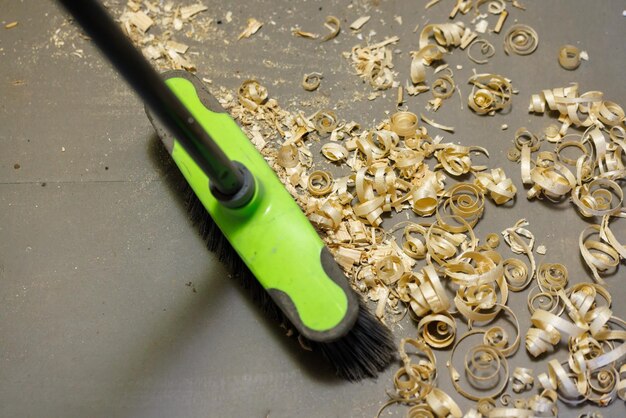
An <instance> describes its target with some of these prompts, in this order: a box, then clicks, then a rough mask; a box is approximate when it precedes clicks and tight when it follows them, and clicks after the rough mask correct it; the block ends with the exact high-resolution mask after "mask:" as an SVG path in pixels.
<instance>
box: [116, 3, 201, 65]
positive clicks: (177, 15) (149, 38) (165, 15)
mask: <svg viewBox="0 0 626 418" xmlns="http://www.w3.org/2000/svg"><path fill="white" fill-rule="evenodd" d="M206 10H208V7H207V6H205V5H203V4H201V3H194V4H190V5H186V6H180V5H177V4H175V3H174V2H172V1H168V2H151V1H147V0H129V1H128V2H127V3H126V6H125V7H124V10H123V11H122V13H121V15H119V17H118V21H119V22H120V24H121V26H122V28H123V30H124V32H125V33H126V35H128V37H129V38H130V39H131V40H132V41H133V43H134V44H135V45H136V46H137V47H139V48H140V49H141V51H142V52H143V54H144V55H145V56H146V58H148V59H150V60H151V61H153V63H154V65H155V66H156V67H157V68H158V69H160V70H164V69H185V70H188V71H195V70H196V66H195V64H194V63H193V62H192V60H191V59H190V58H189V56H188V55H189V54H188V50H189V45H187V44H185V43H183V42H180V41H177V40H176V39H179V38H188V39H197V40H202V39H203V36H202V34H206V33H207V32H208V30H209V28H210V25H211V19H210V18H206V17H204V16H203V12H205V11H206Z"/></svg>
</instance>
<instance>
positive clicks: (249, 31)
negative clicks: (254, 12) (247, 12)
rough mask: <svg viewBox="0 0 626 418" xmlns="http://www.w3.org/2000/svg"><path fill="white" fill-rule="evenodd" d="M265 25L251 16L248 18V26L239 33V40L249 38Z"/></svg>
mask: <svg viewBox="0 0 626 418" xmlns="http://www.w3.org/2000/svg"><path fill="white" fill-rule="evenodd" d="M262 26H263V23H261V22H259V21H258V20H256V19H255V18H253V17H251V18H249V19H248V23H247V26H246V28H245V29H244V30H243V31H242V32H241V33H240V34H239V36H238V37H237V40H240V39H245V38H249V37H251V36H252V35H254V34H255V33H257V32H258V30H259V29H261V27H262Z"/></svg>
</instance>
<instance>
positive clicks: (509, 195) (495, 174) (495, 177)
mask: <svg viewBox="0 0 626 418" xmlns="http://www.w3.org/2000/svg"><path fill="white" fill-rule="evenodd" d="M475 176H476V179H475V180H474V184H475V185H476V186H478V187H480V189H481V190H482V191H483V192H488V193H489V197H491V198H492V199H493V201H494V202H495V204H496V205H503V204H505V203H506V202H508V201H509V200H511V199H513V198H514V197H515V193H517V188H516V187H515V185H514V184H513V182H512V181H511V179H509V178H507V177H506V174H505V173H504V170H503V169H501V168H495V169H493V170H491V172H483V173H476V174H475Z"/></svg>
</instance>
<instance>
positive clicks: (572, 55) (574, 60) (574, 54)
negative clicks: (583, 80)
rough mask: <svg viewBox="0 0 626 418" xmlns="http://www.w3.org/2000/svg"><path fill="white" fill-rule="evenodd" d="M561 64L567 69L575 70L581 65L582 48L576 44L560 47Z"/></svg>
mask: <svg viewBox="0 0 626 418" xmlns="http://www.w3.org/2000/svg"><path fill="white" fill-rule="evenodd" d="M559 64H560V65H561V67H563V68H565V69H566V70H575V69H576V68H578V67H579V66H580V49H578V48H577V47H575V46H574V45H563V46H562V47H561V49H559Z"/></svg>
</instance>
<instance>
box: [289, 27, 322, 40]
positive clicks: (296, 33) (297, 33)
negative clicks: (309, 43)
mask: <svg viewBox="0 0 626 418" xmlns="http://www.w3.org/2000/svg"><path fill="white" fill-rule="evenodd" d="M291 33H293V35H294V36H299V37H301V38H309V39H317V38H319V37H320V35H319V34H317V33H313V32H304V31H303V30H301V29H300V28H295V29H293V31H292V32H291Z"/></svg>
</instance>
